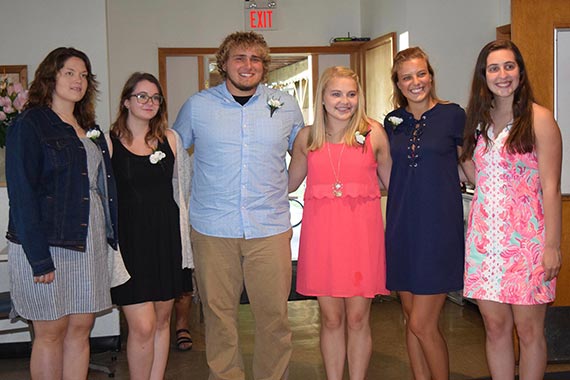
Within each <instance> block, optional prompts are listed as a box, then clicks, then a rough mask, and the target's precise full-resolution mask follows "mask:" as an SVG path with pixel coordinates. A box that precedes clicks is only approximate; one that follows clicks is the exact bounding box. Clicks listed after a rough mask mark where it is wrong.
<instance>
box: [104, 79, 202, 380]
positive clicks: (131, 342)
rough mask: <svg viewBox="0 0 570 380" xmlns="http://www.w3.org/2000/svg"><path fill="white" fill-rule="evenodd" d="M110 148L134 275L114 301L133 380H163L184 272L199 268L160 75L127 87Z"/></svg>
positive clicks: (183, 159) (185, 181)
mask: <svg viewBox="0 0 570 380" xmlns="http://www.w3.org/2000/svg"><path fill="white" fill-rule="evenodd" d="M110 141H111V143H110V144H109V145H110V148H111V156H112V163H113V170H114V172H115V177H116V180H117V193H118V205H119V217H118V225H119V248H120V251H121V253H122V255H123V259H124V261H125V265H126V267H127V270H128V271H129V274H130V275H131V279H130V280H129V281H127V282H126V283H125V284H123V285H121V286H118V287H116V288H113V289H112V293H111V294H112V297H113V302H114V303H115V304H117V305H120V306H121V307H122V309H123V312H124V314H125V317H126V319H127V324H128V328H129V335H128V340H127V359H128V363H129V372H130V376H131V378H133V379H162V378H164V372H165V369H166V363H167V359H168V351H169V342H170V316H171V312H172V306H173V304H174V299H175V298H176V297H178V296H179V295H181V294H182V291H183V279H182V267H183V266H184V267H191V266H192V258H191V252H190V244H189V227H188V209H187V202H188V197H189V186H190V182H189V178H188V176H189V174H190V170H189V168H188V160H189V157H188V154H187V153H186V151H185V150H183V148H182V143H181V142H180V140H179V138H178V135H177V134H176V133H175V132H174V131H172V130H170V129H167V120H166V104H165V103H164V98H163V95H162V90H161V88H160V84H159V82H158V80H157V79H156V78H155V77H154V76H153V75H151V74H147V73H134V74H132V75H131V76H130V78H129V79H128V80H127V82H126V83H125V86H124V87H123V91H122V93H121V100H120V105H119V111H118V115H117V119H116V120H115V122H114V123H113V124H112V126H111V131H110ZM178 180H179V181H178ZM173 194H174V195H173ZM183 253H185V254H183Z"/></svg>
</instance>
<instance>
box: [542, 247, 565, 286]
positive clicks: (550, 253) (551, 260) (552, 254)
mask: <svg viewBox="0 0 570 380" xmlns="http://www.w3.org/2000/svg"><path fill="white" fill-rule="evenodd" d="M561 264H562V255H561V254H560V249H559V248H558V249H557V248H549V247H544V256H543V257H542V267H543V268H544V280H545V281H550V280H552V279H553V278H554V277H556V276H558V272H560V265H561Z"/></svg>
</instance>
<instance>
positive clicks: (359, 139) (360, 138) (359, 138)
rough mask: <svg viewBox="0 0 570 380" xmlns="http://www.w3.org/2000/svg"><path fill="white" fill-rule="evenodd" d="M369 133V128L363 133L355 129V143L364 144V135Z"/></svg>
mask: <svg viewBox="0 0 570 380" xmlns="http://www.w3.org/2000/svg"><path fill="white" fill-rule="evenodd" d="M369 133H370V131H369V130H368V131H366V132H364V133H360V132H359V131H356V133H355V134H354V138H355V139H356V142H357V143H359V144H360V145H364V142H365V141H366V136H368V134H369Z"/></svg>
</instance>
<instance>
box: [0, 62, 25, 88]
mask: <svg viewBox="0 0 570 380" xmlns="http://www.w3.org/2000/svg"><path fill="white" fill-rule="evenodd" d="M4 77H6V78H7V79H8V83H15V82H20V83H21V84H22V86H24V88H28V66H26V65H0V78H2V79H4Z"/></svg>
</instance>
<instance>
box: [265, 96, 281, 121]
mask: <svg viewBox="0 0 570 380" xmlns="http://www.w3.org/2000/svg"><path fill="white" fill-rule="evenodd" d="M284 104H285V103H284V102H282V101H281V99H276V98H274V97H271V98H268V99H267V105H268V106H269V117H273V114H274V113H275V111H277V110H278V109H279V108H281V107H283V105H284Z"/></svg>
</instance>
